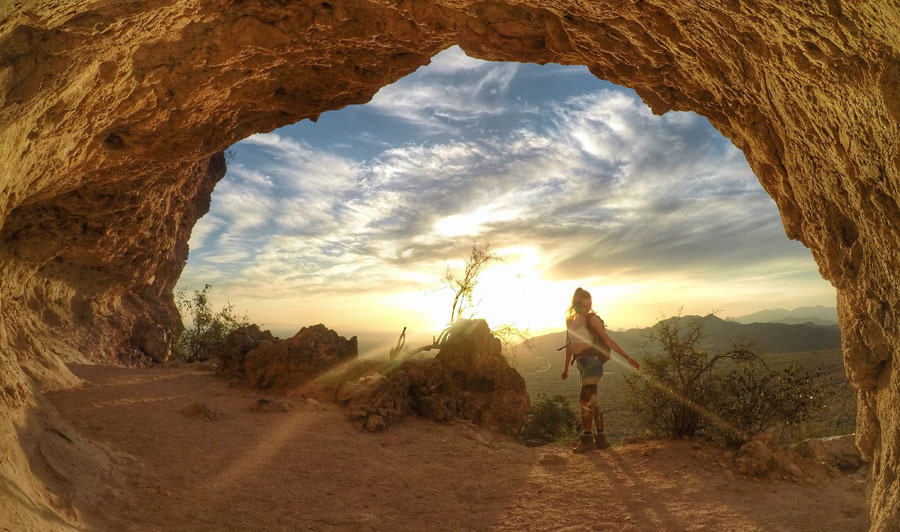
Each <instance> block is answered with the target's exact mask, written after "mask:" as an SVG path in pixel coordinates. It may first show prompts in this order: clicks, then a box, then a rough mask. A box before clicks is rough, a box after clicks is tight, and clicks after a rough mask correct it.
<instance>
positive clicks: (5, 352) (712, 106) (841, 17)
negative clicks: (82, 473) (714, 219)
mask: <svg viewBox="0 0 900 532" xmlns="http://www.w3.org/2000/svg"><path fill="white" fill-rule="evenodd" d="M898 27H900V8H898V6H897V4H896V3H891V2H887V1H880V2H869V3H863V2H858V1H847V0H843V1H841V0H822V1H811V0H798V1H795V2H786V3H782V2H776V1H774V0H764V1H763V0H761V1H741V0H710V1H704V2H699V3H698V2H681V1H678V0H674V1H673V0H667V1H655V2H651V1H645V0H629V1H621V0H617V1H596V2H580V1H577V0H556V1H542V2H538V1H537V0H525V1H519V2H500V1H471V0H437V1H424V0H404V1H390V0H371V1H363V0H357V1H347V0H333V1H332V0H328V1H325V2H322V1H315V2H307V1H289V0H180V1H177V0H148V1H142V2H122V1H112V0H93V1H90V0H68V1H64V0H55V1H39V0H12V1H11V2H8V3H6V4H5V5H4V6H0V131H2V135H0V161H2V163H0V168H2V172H0V220H2V228H0V235H2V238H3V242H4V246H3V249H2V251H0V282H2V285H0V316H2V327H3V329H4V331H2V332H0V353H2V354H0V356H2V358H0V360H2V362H3V364H7V365H10V366H12V365H15V366H16V367H17V368H22V369H23V370H24V371H25V372H26V373H27V374H28V375H30V378H32V379H34V380H35V381H36V382H37V383H38V384H39V385H40V386H41V387H42V388H44V389H47V388H52V387H58V386H68V385H73V384H74V383H75V379H74V377H72V376H71V375H70V374H68V372H67V370H66V369H65V367H64V366H63V365H62V364H61V361H68V360H79V359H90V360H99V361H112V360H115V359H117V358H129V357H130V356H132V355H129V353H133V354H134V355H133V356H134V357H138V358H140V357H142V356H149V357H151V358H157V359H158V358H161V357H164V356H165V344H166V342H168V341H169V340H171V338H172V337H173V336H174V334H176V333H177V331H178V328H179V327H180V323H178V318H177V314H174V313H173V310H174V309H173V307H172V301H171V298H172V296H171V288H172V286H173V285H174V283H175V281H176V280H177V277H178V275H179V274H180V271H181V267H182V266H183V260H184V257H185V256H186V251H187V250H186V242H187V239H188V237H189V234H190V229H191V227H192V226H193V223H194V222H195V221H196V219H197V217H199V216H200V215H202V212H205V208H206V207H208V200H209V191H210V190H211V189H212V186H213V185H214V183H215V181H216V180H217V177H216V176H218V177H221V172H222V171H223V168H222V167H221V163H222V161H221V160H220V157H221V156H218V158H217V156H215V154H216V153H217V152H220V151H221V150H223V149H225V148H227V147H228V146H229V145H231V144H232V143H234V142H236V141H238V140H240V139H242V138H245V137H246V136H248V135H250V134H253V133H256V132H265V131H271V130H272V129H274V128H277V127H280V126H283V125H286V124H289V123H293V122H296V121H298V120H301V119H305V118H312V119H315V117H317V116H318V115H319V113H321V112H324V111H327V110H332V109H339V108H341V107H344V106H346V105H349V104H356V103H363V102H366V101H368V100H369V99H370V98H371V97H372V95H373V94H374V93H375V92H376V91H377V90H378V89H379V88H380V87H382V86H384V85H386V84H389V83H391V82H393V81H395V80H396V79H399V78H400V77H402V76H404V75H406V74H408V73H409V72H412V71H413V70H415V69H416V68H418V67H419V66H421V65H423V64H426V63H427V62H428V61H429V58H430V57H431V56H433V55H434V54H435V53H437V52H438V51H440V50H442V49H444V48H446V47H448V46H451V45H453V44H459V45H460V46H461V47H462V48H463V49H464V50H465V51H466V52H467V53H468V54H469V55H472V56H475V57H480V58H483V59H489V60H506V61H528V62H538V63H544V62H550V61H553V62H559V63H565V64H582V65H587V66H588V68H590V70H591V72H593V73H594V74H595V75H597V76H598V77H601V78H603V79H607V80H610V81H612V82H614V83H618V84H621V85H624V86H628V87H631V88H634V89H635V90H636V91H637V92H638V94H639V95H640V96H641V97H642V98H643V99H644V101H645V102H646V103H647V104H648V105H649V106H650V107H651V108H652V110H653V111H654V112H655V113H663V112H666V111H668V110H691V111H695V112H697V113H699V114H701V115H703V116H705V117H707V118H708V119H709V120H710V122H711V123H712V124H713V125H714V126H715V127H716V128H717V129H718V130H719V131H721V132H722V133H723V134H724V135H726V136H728V137H729V138H730V139H731V140H732V141H733V142H734V144H735V145H736V146H737V147H738V148H740V149H741V150H742V151H743V152H744V154H745V155H746V157H747V160H748V162H749V164H750V166H751V168H752V169H753V170H754V172H755V173H756V175H757V177H758V178H759V180H760V183H761V185H762V186H763V188H764V189H765V190H766V191H767V192H768V193H769V194H770V195H771V196H772V198H773V199H774V201H775V202H776V204H777V205H778V208H779V210H780V212H781V216H782V221H783V223H784V227H785V231H786V233H787V235H788V236H789V237H790V238H792V239H796V240H799V241H801V242H803V243H804V244H805V245H806V246H807V247H808V248H809V249H810V250H811V252H812V254H813V256H814V258H815V260H816V262H817V263H818V265H819V269H820V272H821V274H822V276H823V277H824V278H825V279H827V280H829V281H830V282H831V283H832V284H833V285H834V286H835V287H836V289H837V294H838V298H837V299H838V301H837V304H838V309H839V317H840V321H841V328H842V332H843V338H844V340H843V341H844V357H845V362H846V368H847V373H848V375H849V377H850V379H851V382H852V383H853V385H854V386H855V388H856V389H857V391H858V394H859V400H860V401H859V415H858V430H857V443H858V445H859V447H860V449H861V451H862V452H863V455H864V456H865V457H866V458H867V459H869V460H872V461H873V488H872V493H871V497H870V503H871V509H872V510H871V515H872V526H873V529H875V530H890V529H896V528H897V527H900V483H898V482H897V476H898V473H900V471H898V469H900V375H898V372H900V358H898V357H897V356H895V352H896V350H897V347H898V345H900V290H898V286H897V283H896V282H895V275H896V272H897V271H898V266H900V264H898V252H897V251H896V250H897V249H900V234H898V229H897V227H898V224H900V207H898V205H897V200H898V198H900V190H898V187H900V179H898V177H900V135H898V133H900V131H898V126H900V31H898V30H897V28H898ZM204 202H206V207H204ZM201 211H202V212H201ZM20 373H21V372H18V373H17V372H16V371H12V370H11V371H10V372H7V373H2V374H0V375H3V379H5V380H4V382H6V381H9V382H10V386H12V384H14V381H15V380H16V379H17V378H19V377H15V375H19V374H20ZM0 384H2V383H0ZM0 387H2V386H0Z"/></svg>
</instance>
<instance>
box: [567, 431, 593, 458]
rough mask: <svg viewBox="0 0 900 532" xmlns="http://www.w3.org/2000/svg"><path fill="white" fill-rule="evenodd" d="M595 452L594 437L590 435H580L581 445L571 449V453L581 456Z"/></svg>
mask: <svg viewBox="0 0 900 532" xmlns="http://www.w3.org/2000/svg"><path fill="white" fill-rule="evenodd" d="M595 450H597V446H596V445H595V444H594V437H593V436H591V435H590V434H582V435H581V443H579V444H578V447H575V448H574V449H572V452H573V453H575V454H581V453H586V452H588V451H595Z"/></svg>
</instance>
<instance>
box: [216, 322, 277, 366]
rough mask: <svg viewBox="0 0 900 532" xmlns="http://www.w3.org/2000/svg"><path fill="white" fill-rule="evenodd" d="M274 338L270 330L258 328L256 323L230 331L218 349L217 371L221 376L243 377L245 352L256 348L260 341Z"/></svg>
mask: <svg viewBox="0 0 900 532" xmlns="http://www.w3.org/2000/svg"><path fill="white" fill-rule="evenodd" d="M274 340H276V338H275V337H274V336H273V335H272V333H271V332H269V331H262V330H260V328H259V325H256V324H253V325H248V326H246V327H241V328H239V329H235V330H233V331H231V333H230V334H229V335H228V337H227V338H225V345H224V346H223V348H222V350H221V351H219V366H218V369H217V373H218V374H219V375H221V376H223V377H230V378H235V377H238V378H240V377H244V374H245V371H244V359H245V358H246V357H247V353H249V352H250V351H252V350H254V349H256V347H257V346H259V344H260V342H264V341H270V342H271V341H274Z"/></svg>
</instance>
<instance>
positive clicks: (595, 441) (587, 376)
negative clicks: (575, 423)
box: [562, 287, 640, 453]
mask: <svg viewBox="0 0 900 532" xmlns="http://www.w3.org/2000/svg"><path fill="white" fill-rule="evenodd" d="M591 305H592V302H591V294H590V293H589V292H588V291H587V290H584V289H582V288H581V287H579V288H577V289H575V295H573V296H572V306H571V307H569V312H568V315H567V316H566V365H565V367H564V368H563V372H562V378H563V380H565V379H566V378H567V377H568V376H569V363H570V362H571V360H572V358H573V357H574V359H575V364H576V366H577V367H578V372H579V373H580V374H581V396H580V398H579V399H578V407H579V409H580V410H581V426H582V428H583V429H584V433H582V435H581V443H579V444H578V447H575V449H574V450H573V451H574V452H576V453H586V452H588V451H593V450H595V449H606V448H607V447H609V442H608V441H606V436H605V435H604V434H603V412H601V411H600V406H599V405H598V404H597V383H599V382H600V377H601V376H602V375H603V363H604V362H606V361H607V360H609V357H610V349H612V350H613V351H615V352H616V353H619V354H620V355H622V356H623V357H625V360H627V361H628V363H629V364H631V366H632V367H633V368H634V369H638V368H640V365H639V364H638V363H637V362H636V361H635V360H634V359H633V358H631V357H630V356H628V353H626V352H625V350H624V349H622V348H621V347H620V346H619V344H617V343H616V342H615V340H613V339H612V338H610V337H609V335H608V334H607V333H606V327H605V326H604V324H603V320H602V319H600V316H597V315H596V314H594V313H593V312H592V311H591ZM592 423H593V424H594V425H596V428H597V435H596V436H594V435H593V434H591V425H592Z"/></svg>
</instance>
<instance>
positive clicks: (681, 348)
mask: <svg viewBox="0 0 900 532" xmlns="http://www.w3.org/2000/svg"><path fill="white" fill-rule="evenodd" d="M708 317H709V316H707V317H706V318H700V319H697V320H690V321H686V325H687V327H686V330H685V332H682V325H684V324H683V323H682V321H683V320H682V318H681V316H680V315H678V316H675V317H673V318H670V319H668V320H661V321H660V322H659V323H657V324H656V327H654V329H653V331H652V332H651V333H650V337H649V340H650V342H649V343H650V344H653V343H657V344H659V345H660V346H661V347H662V354H659V355H648V356H646V357H645V358H644V363H643V365H642V371H641V372H640V373H633V374H631V375H628V376H627V377H626V378H625V382H626V384H627V385H628V388H629V390H630V392H631V396H632V402H631V407H632V409H633V410H634V411H635V412H636V413H637V414H638V415H639V416H640V417H641V418H642V419H643V420H644V421H645V423H647V425H648V428H650V429H651V431H653V432H655V433H657V434H671V435H673V436H692V435H694V434H695V433H696V432H697V431H698V430H699V429H700V428H701V427H702V426H703V422H704V415H705V416H706V417H707V418H709V417H710V415H711V414H712V411H711V410H710V409H709V408H708V406H705V405H709V404H710V403H711V402H712V400H713V397H714V395H715V391H716V390H717V389H718V383H717V381H716V374H715V370H716V369H717V366H718V365H719V364H721V363H722V362H725V361H727V360H733V361H746V360H752V359H758V358H759V357H758V356H757V355H756V354H755V353H753V352H752V351H750V349H749V347H748V346H746V345H738V344H735V345H734V346H733V348H732V349H730V350H728V351H725V352H720V353H715V354H712V353H709V352H708V351H707V350H706V349H704V348H702V347H701V345H700V341H701V340H702V339H703V338H704V334H703V324H704V323H705V322H706V320H707V318H708Z"/></svg>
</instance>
